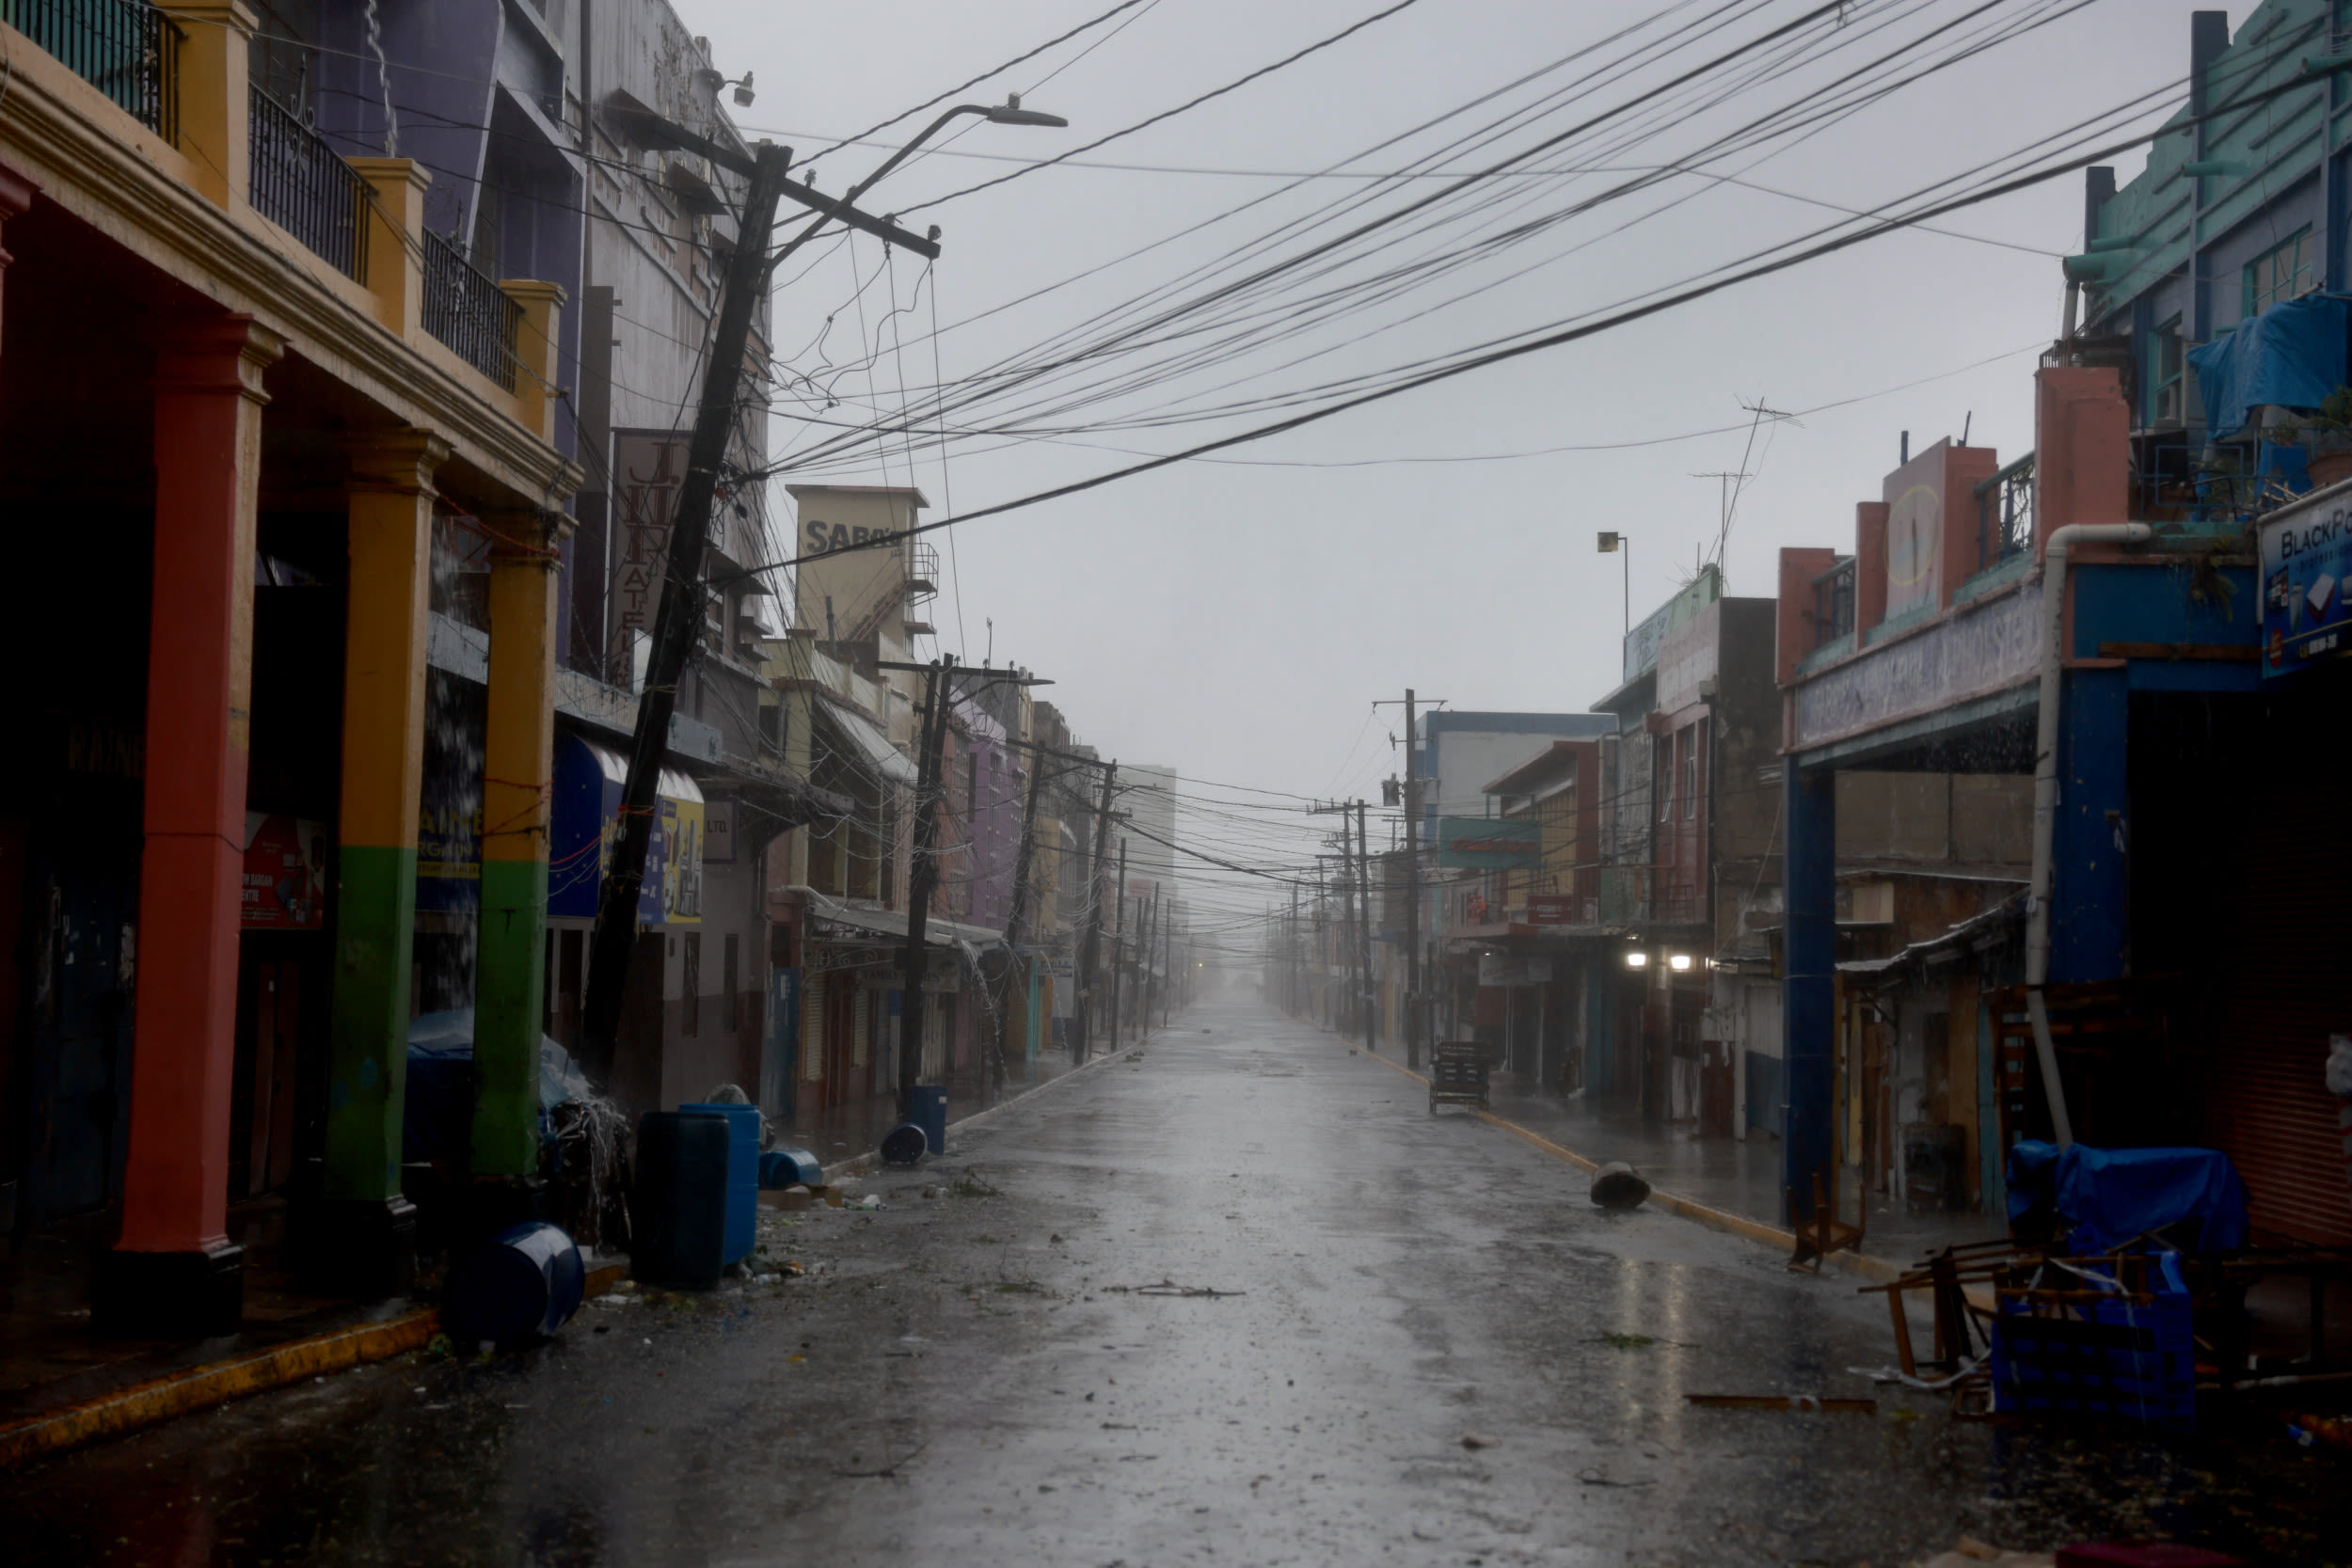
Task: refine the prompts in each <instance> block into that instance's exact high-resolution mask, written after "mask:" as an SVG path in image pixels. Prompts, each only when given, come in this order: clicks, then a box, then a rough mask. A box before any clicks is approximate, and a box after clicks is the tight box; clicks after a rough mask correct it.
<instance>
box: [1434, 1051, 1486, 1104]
mask: <svg viewBox="0 0 2352 1568" xmlns="http://www.w3.org/2000/svg"><path fill="white" fill-rule="evenodd" d="M1440 1105H1475V1106H1477V1107H1478V1108H1479V1109H1480V1110H1482V1111H1483V1110H1485V1109H1486V1051H1485V1050H1484V1049H1483V1048H1482V1047H1480V1046H1477V1045H1474V1044H1472V1043H1470V1041H1468V1040H1452V1041H1447V1042H1445V1043H1442V1044H1439V1045H1437V1046H1434V1047H1432V1048H1431V1050H1430V1053H1429V1114H1430V1115H1431V1116H1433V1117H1434V1116H1436V1115H1437V1114H1438V1106H1440Z"/></svg>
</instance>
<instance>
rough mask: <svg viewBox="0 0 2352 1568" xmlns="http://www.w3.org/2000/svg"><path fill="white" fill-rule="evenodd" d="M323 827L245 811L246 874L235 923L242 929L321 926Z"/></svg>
mask: <svg viewBox="0 0 2352 1568" xmlns="http://www.w3.org/2000/svg"><path fill="white" fill-rule="evenodd" d="M327 848H328V845H327V839H326V826H325V825H324V824H323V823H318V822H310V821H305V820H304V819H302V818H301V817H298V816H279V815H277V814H274V813H272V814H264V813H262V812H258V811H249V812H246V814H245V878H244V885H243V886H242V887H240V888H239V889H238V910H237V924H238V926H239V927H242V928H243V929H245V930H247V931H315V930H318V929H320V928H321V927H324V926H325V925H326V861H327Z"/></svg>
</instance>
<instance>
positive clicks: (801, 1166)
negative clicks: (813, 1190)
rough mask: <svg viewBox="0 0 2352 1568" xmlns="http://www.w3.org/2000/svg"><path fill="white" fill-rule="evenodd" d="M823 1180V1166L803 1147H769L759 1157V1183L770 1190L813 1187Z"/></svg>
mask: <svg viewBox="0 0 2352 1568" xmlns="http://www.w3.org/2000/svg"><path fill="white" fill-rule="evenodd" d="M823 1180H825V1167H824V1166H822V1165H820V1164H818V1163H817V1156H816V1155H814V1154H811V1153H810V1152H809V1151H808V1150H807V1149H805V1148H771V1149H770V1150H769V1151H768V1152H767V1153H765V1154H763V1155H761V1156H760V1157H759V1184H760V1185H761V1186H762V1187H765V1188H767V1189H768V1190H769V1191H770V1192H780V1191H782V1190H783V1189H784V1188H786V1187H814V1186H816V1185H817V1184H818V1183H819V1182H821V1181H823Z"/></svg>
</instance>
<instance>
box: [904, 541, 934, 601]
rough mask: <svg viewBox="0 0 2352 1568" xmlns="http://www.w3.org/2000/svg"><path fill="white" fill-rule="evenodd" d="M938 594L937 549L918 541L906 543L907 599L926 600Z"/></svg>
mask: <svg viewBox="0 0 2352 1568" xmlns="http://www.w3.org/2000/svg"><path fill="white" fill-rule="evenodd" d="M938 592H939V548H938V546H935V545H926V544H924V543H923V542H922V541H921V540H919V539H912V540H909V541H908V542H907V597H908V598H909V599H928V598H930V597H932V596H934V595H935V594H938Z"/></svg>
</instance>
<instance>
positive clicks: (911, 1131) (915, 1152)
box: [882, 1121, 930, 1165]
mask: <svg viewBox="0 0 2352 1568" xmlns="http://www.w3.org/2000/svg"><path fill="white" fill-rule="evenodd" d="M929 1147H930V1145H929V1143H928V1142H927V1140H926V1139H925V1137H924V1135H923V1130H922V1129H921V1128H919V1127H917V1126H915V1125H914V1123H913V1122H911V1121H902V1122H900V1123H899V1124H898V1126H896V1127H894V1128H892V1129H891V1130H890V1131H889V1132H884V1133H883V1134H882V1164H885V1165H911V1164H914V1163H915V1162H916V1161H918V1160H920V1159H921V1158H923V1150H924V1149H925V1148H929Z"/></svg>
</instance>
